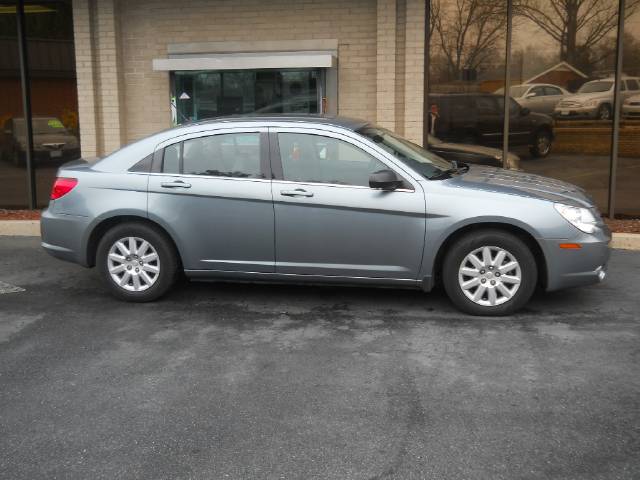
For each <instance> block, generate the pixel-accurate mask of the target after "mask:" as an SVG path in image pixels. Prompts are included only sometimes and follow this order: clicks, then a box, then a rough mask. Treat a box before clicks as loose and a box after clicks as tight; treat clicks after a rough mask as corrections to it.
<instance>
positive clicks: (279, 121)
mask: <svg viewBox="0 0 640 480" xmlns="http://www.w3.org/2000/svg"><path fill="white" fill-rule="evenodd" d="M51 198H52V199H51V201H50V204H49V207H48V208H47V209H46V210H45V211H44V212H43V215H42V223H41V225H42V246H43V247H44V248H45V249H46V250H47V251H48V252H49V253H51V254H52V255H54V256H56V257H59V258H61V259H64V260H68V261H72V262H76V263H78V264H81V265H84V266H86V267H93V266H95V267H97V270H98V272H99V275H100V276H101V277H102V278H103V280H104V283H105V285H106V286H107V288H108V289H109V290H110V291H111V292H112V293H113V294H114V295H115V296H116V297H118V298H121V299H124V300H130V301H150V300H154V299H157V298H158V297H160V296H161V295H163V294H165V293H166V292H167V291H168V290H169V289H170V288H171V285H172V284H173V282H174V279H175V278H176V275H177V274H178V273H180V272H184V273H185V274H186V275H187V277H189V278H191V279H194V280H212V279H217V280H242V281H246V280H250V281H275V282H296V283H301V282H308V283H339V284H360V285H371V286H392V287H393V286H395V287H409V288H418V289H422V290H424V291H429V290H431V289H432V288H434V286H436V285H442V286H443V287H444V289H445V290H446V292H447V294H448V295H449V297H450V298H451V300H452V301H453V303H454V304H455V305H456V306H457V307H458V308H460V309H461V310H463V311H465V312H468V313H471V314H475V315H506V314H510V313H512V312H514V311H516V310H517V309H518V308H520V307H522V306H523V305H524V304H525V303H526V302H527V301H528V300H529V298H530V297H531V295H532V293H533V292H534V290H535V289H536V288H537V287H541V288H543V289H546V290H548V291H551V290H558V289H561V288H565V287H573V286H579V285H588V284H592V283H596V282H599V281H601V280H602V279H603V278H604V277H605V272H606V266H607V260H608V258H609V248H608V242H609V240H610V234H609V231H608V230H607V227H606V226H605V225H604V224H603V222H602V220H601V217H600V215H599V213H598V211H597V209H596V207H595V206H594V204H593V201H592V200H591V198H589V196H588V195H587V194H586V193H585V192H584V191H583V190H582V189H580V188H578V187H576V186H573V185H570V184H567V183H564V182H561V181H558V180H552V179H548V178H544V177H540V176H537V175H531V174H526V173H522V172H513V171H506V170H503V169H498V168H492V167H481V166H474V165H466V164H463V163H457V164H456V163H450V162H447V161H445V160H443V159H441V158H440V157H438V156H437V155H435V154H433V153H431V152H428V151H426V150H424V149H423V148H422V147H420V146H418V145H416V144H413V143H411V142H409V141H408V140H405V139H403V138H401V137H399V136H397V135H395V134H393V133H391V132H390V131H388V130H385V129H383V128H379V127H376V126H375V125H372V124H369V123H368V122H365V121H360V120H353V119H347V118H329V117H316V116H304V117H295V116H292V117H261V116H254V117H236V118H226V119H218V120H212V121H205V122H201V123H194V124H189V125H185V126H181V127H177V128H174V129H171V130H167V131H164V132H161V133H157V134H155V135H152V136H150V137H148V138H146V139H144V140H141V141H138V142H136V143H133V144H131V145H129V146H127V147H125V148H122V149H121V150H118V151H117V152H115V153H113V154H111V155H109V156H107V157H106V158H104V159H102V160H100V161H98V162H97V163H95V164H87V163H84V162H78V163H74V164H68V165H65V166H63V167H62V168H61V169H60V170H59V173H58V178H57V179H56V181H55V183H54V186H53V190H52V193H51Z"/></svg>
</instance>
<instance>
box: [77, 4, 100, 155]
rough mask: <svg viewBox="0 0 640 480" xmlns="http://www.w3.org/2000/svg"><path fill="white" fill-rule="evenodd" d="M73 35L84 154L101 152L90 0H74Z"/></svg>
mask: <svg viewBox="0 0 640 480" xmlns="http://www.w3.org/2000/svg"><path fill="white" fill-rule="evenodd" d="M73 35H74V42H75V55H76V78H77V88H78V125H79V127H80V147H81V150H82V156H83V157H85V158H91V157H95V156H97V155H98V132H97V130H96V127H97V125H96V124H97V116H96V102H95V92H96V89H95V82H94V78H95V62H94V58H93V36H92V28H91V13H90V8H89V0H73Z"/></svg>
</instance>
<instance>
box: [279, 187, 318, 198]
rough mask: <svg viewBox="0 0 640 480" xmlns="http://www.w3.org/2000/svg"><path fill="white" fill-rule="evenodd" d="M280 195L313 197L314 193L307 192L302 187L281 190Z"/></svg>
mask: <svg viewBox="0 0 640 480" xmlns="http://www.w3.org/2000/svg"><path fill="white" fill-rule="evenodd" d="M280 195H284V196H285V197H313V193H311V192H307V191H306V190H303V189H302V188H296V189H295V190H280Z"/></svg>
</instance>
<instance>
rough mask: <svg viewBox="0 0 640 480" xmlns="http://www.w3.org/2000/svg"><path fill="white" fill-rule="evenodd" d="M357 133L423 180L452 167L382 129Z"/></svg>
mask: <svg viewBox="0 0 640 480" xmlns="http://www.w3.org/2000/svg"><path fill="white" fill-rule="evenodd" d="M358 133H359V134H361V135H364V136H365V137H367V138H369V139H370V140H372V141H373V142H374V143H376V144H377V145H378V146H380V147H382V148H383V149H385V150H386V151H387V152H389V153H390V154H391V155H393V156H394V157H395V158H397V159H398V160H400V161H401V162H402V163H404V164H405V165H407V166H408V167H410V168H412V169H413V170H415V171H416V172H418V173H420V175H423V176H424V177H425V178H430V177H433V176H434V175H437V174H439V173H441V172H444V171H446V170H449V169H451V168H452V165H451V164H450V163H449V162H447V161H446V160H444V159H443V158H440V157H439V156H437V155H436V154H434V153H432V152H429V151H428V150H425V149H424V148H422V147H421V146H419V145H416V144H415V143H411V142H410V141H409V140H405V139H404V138H402V137H398V136H397V135H395V134H393V133H391V132H390V131H389V130H386V129H384V128H379V127H365V128H362V129H360V130H359V131H358Z"/></svg>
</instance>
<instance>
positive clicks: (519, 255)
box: [442, 230, 538, 316]
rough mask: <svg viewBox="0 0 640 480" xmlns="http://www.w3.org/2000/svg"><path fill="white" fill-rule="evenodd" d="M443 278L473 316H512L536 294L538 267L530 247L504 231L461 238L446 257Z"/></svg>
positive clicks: (453, 296)
mask: <svg viewBox="0 0 640 480" xmlns="http://www.w3.org/2000/svg"><path fill="white" fill-rule="evenodd" d="M442 279H443V283H444V288H445V290H446V292H447V295H448V296H449V298H450V299H451V301H452V302H453V303H454V305H455V306H456V307H457V308H459V309H460V310H462V311H463V312H466V313H469V314H471V315H495V316H501V315H510V314H512V313H513V312H515V311H516V310H518V309H520V308H521V307H522V306H523V305H524V304H525V303H526V302H527V301H528V300H529V299H530V298H531V295H532V294H533V292H534V290H535V287H536V283H537V280H538V269H537V266H536V262H535V259H534V257H533V254H532V253H531V250H530V249H529V247H528V246H527V245H526V243H524V242H523V241H522V240H520V238H518V237H517V236H515V235H513V234H511V233H508V232H504V231H501V230H483V231H480V232H474V233H473V234H467V235H465V236H463V237H461V238H460V239H459V240H457V241H456V242H455V243H454V244H453V246H452V247H451V249H450V250H449V252H448V253H447V256H446V257H445V260H444V263H443V267H442Z"/></svg>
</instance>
